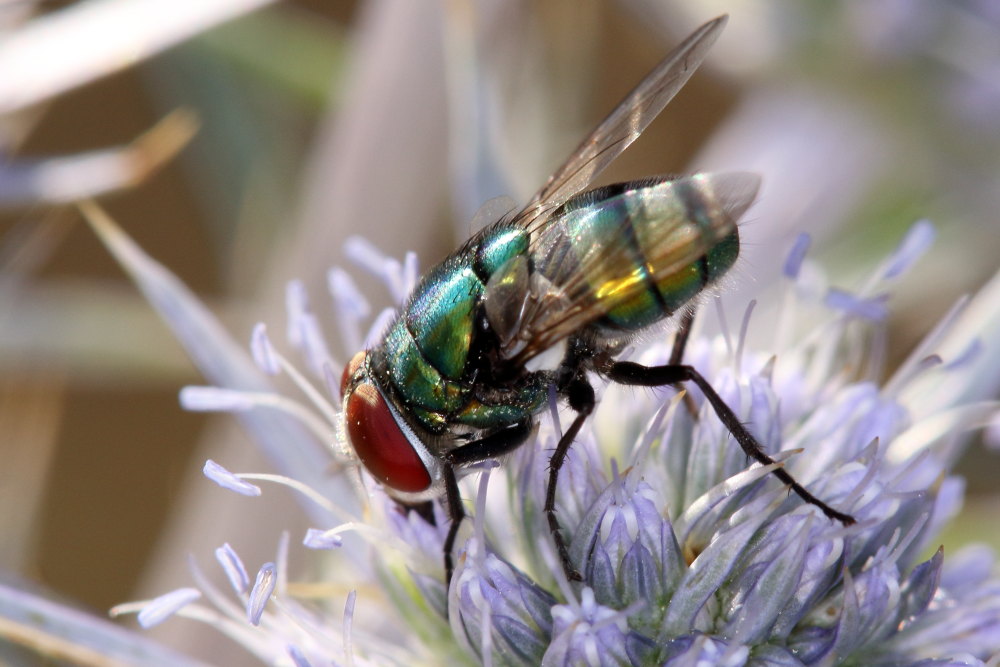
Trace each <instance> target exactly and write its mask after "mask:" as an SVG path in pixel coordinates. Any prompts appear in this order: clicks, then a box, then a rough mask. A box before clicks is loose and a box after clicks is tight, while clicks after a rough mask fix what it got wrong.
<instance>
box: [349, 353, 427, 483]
mask: <svg viewBox="0 0 1000 667" xmlns="http://www.w3.org/2000/svg"><path fill="white" fill-rule="evenodd" d="M340 394H341V398H342V400H343V415H344V431H345V433H346V434H347V439H348V441H349V442H350V445H351V448H352V449H353V450H354V453H355V455H356V456H357V457H358V460H359V461H361V464H362V465H363V466H364V467H365V470H367V471H368V472H369V473H370V474H371V476H372V477H374V478H375V480H376V481H378V482H379V483H380V484H382V485H383V486H384V487H385V488H386V490H387V491H388V492H389V493H390V495H392V496H393V497H395V498H398V499H400V500H404V501H418V500H425V499H427V498H429V497H434V496H435V495H436V489H437V487H438V482H439V481H440V479H441V475H442V465H443V464H442V462H441V461H440V460H438V459H437V458H435V457H434V455H433V454H432V453H431V452H430V450H429V449H428V448H427V446H426V444H425V443H424V442H423V441H422V440H421V439H420V437H419V436H418V435H417V433H416V432H415V431H414V429H413V427H411V426H410V424H409V423H407V421H406V419H405V418H403V416H402V415H401V414H400V411H399V410H400V409H399V408H397V406H396V405H395V404H394V403H393V402H392V400H391V399H389V398H387V396H386V394H385V392H384V391H383V390H382V389H381V388H380V387H379V385H378V383H377V381H376V379H375V372H374V371H373V368H372V361H371V356H370V355H369V353H368V352H358V353H357V354H356V355H354V358H352V359H351V361H350V363H349V364H347V366H346V367H345V368H344V372H343V375H342V376H341V379H340Z"/></svg>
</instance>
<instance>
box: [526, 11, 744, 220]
mask: <svg viewBox="0 0 1000 667" xmlns="http://www.w3.org/2000/svg"><path fill="white" fill-rule="evenodd" d="M728 18H729V17H728V16H726V15H723V16H720V17H718V18H716V19H713V20H712V21H709V22H708V23H706V24H704V25H703V26H701V27H700V28H698V29H697V30H696V31H695V32H694V33H692V34H691V35H690V36H689V37H688V38H687V39H685V40H684V41H683V42H682V43H681V44H680V46H678V47H677V48H676V49H674V50H673V51H671V52H670V54H669V55H667V57H666V58H664V59H663V61H662V62H660V64H659V65H657V66H656V67H655V68H654V69H653V71H652V72H650V73H649V74H647V75H646V78H644V79H643V80H642V81H641V82H640V83H639V85H638V86H636V88H635V90H633V91H632V92H631V93H629V94H628V96H627V97H626V98H625V99H624V100H622V102H621V103H620V104H619V105H618V106H617V107H616V108H615V110H614V111H612V112H611V114H610V115H609V116H608V117H607V118H605V119H604V121H602V122H601V124H600V125H598V126H597V127H596V128H595V129H594V131H593V132H591V133H590V135H589V136H588V137H587V138H586V139H584V140H583V142H582V143H581V144H580V145H579V146H578V147H577V149H576V150H575V151H573V153H572V154H571V155H570V156H569V158H568V159H567V160H566V162H564V163H563V165H562V166H561V167H559V168H558V169H556V171H555V172H554V173H553V174H552V175H551V176H550V177H549V179H548V181H546V183H545V185H543V186H542V188H541V189H540V190H539V191H538V192H537V193H535V196H534V197H532V198H531V201H529V202H528V204H527V205H526V206H525V207H524V208H523V209H522V210H521V211H520V213H518V214H517V216H515V220H516V221H517V222H518V223H519V224H521V225H523V226H524V227H525V228H527V229H528V230H529V231H534V230H536V229H538V228H540V227H543V226H544V225H545V224H546V222H547V220H548V218H549V215H550V214H551V213H552V211H554V210H555V209H557V208H559V207H560V206H561V205H562V204H563V203H565V202H566V200H568V199H569V198H570V197H572V196H573V195H575V194H577V193H578V192H580V191H581V190H583V189H584V188H585V187H587V185H588V184H589V183H590V182H591V181H592V180H593V179H594V177H595V176H597V174H599V173H600V172H602V171H603V170H604V168H605V167H607V166H608V165H609V164H611V162H613V161H614V160H615V158H617V157H618V156H619V155H620V154H621V153H622V151H624V150H625V149H626V148H628V146H629V145H630V144H631V143H632V142H633V141H635V140H636V139H637V138H638V137H639V135H640V134H642V132H643V130H645V129H646V126H648V125H649V124H650V122H652V120H653V119H654V118H656V116H658V115H659V113H660V112H661V111H663V108H664V107H665V106H666V105H667V103H668V102H670V100H671V99H672V98H673V96H674V95H675V94H676V93H677V91H678V90H680V89H681V87H683V86H684V84H685V83H687V80H688V79H689V78H691V75H692V74H693V73H694V71H695V70H696V69H697V68H698V66H699V65H700V64H701V62H702V60H704V59H705V55H706V54H707V53H708V50H709V49H710V48H711V46H712V44H714V43H715V40H716V38H717V37H718V36H719V33H720V32H721V31H722V28H723V27H724V26H725V25H726V22H727V21H728Z"/></svg>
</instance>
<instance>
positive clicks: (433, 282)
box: [382, 226, 545, 433]
mask: <svg viewBox="0 0 1000 667" xmlns="http://www.w3.org/2000/svg"><path fill="white" fill-rule="evenodd" d="M527 252H528V234H527V232H525V231H524V230H523V229H521V228H518V227H511V226H498V227H490V228H488V229H486V230H484V231H483V233H482V234H480V235H478V236H476V237H474V238H473V239H472V240H471V241H470V242H469V243H468V244H467V245H466V246H465V247H463V248H462V249H461V250H459V251H458V252H456V253H455V254H453V255H452V256H450V257H449V258H448V259H446V260H445V261H444V262H442V263H441V264H439V265H438V266H437V267H436V268H435V269H434V270H433V271H432V272H431V273H429V274H428V275H427V276H425V277H424V279H423V280H422V281H421V282H420V284H419V285H417V287H416V289H415V290H414V293H413V295H412V296H411V297H410V301H409V302H408V303H407V305H406V308H405V309H404V311H403V314H402V315H401V316H400V317H399V318H397V319H396V321H395V322H393V324H392V325H391V327H390V328H389V331H388V333H387V335H386V338H385V342H384V343H383V347H382V358H383V359H384V363H385V368H386V370H387V375H388V378H389V380H390V382H391V383H392V385H393V388H394V389H395V391H396V393H397V395H398V396H400V397H402V399H403V401H404V402H405V403H406V406H407V408H408V409H409V411H410V412H411V413H412V414H413V415H414V416H416V418H417V419H418V420H419V421H420V423H421V424H422V425H423V426H424V427H425V428H427V429H428V430H430V431H431V432H435V433H437V432H441V431H442V430H443V429H444V428H445V426H446V425H447V423H459V424H466V425H468V426H473V427H477V428H484V427H490V426H498V425H504V424H509V423H513V422H516V421H518V420H520V419H523V418H525V417H528V416H530V415H531V414H533V413H534V412H535V411H536V409H537V407H536V406H537V405H538V404H539V403H540V402H541V401H542V400H544V396H545V387H540V386H536V385H531V386H530V387H526V388H525V389H524V390H523V391H521V392H520V395H519V396H516V397H513V399H514V400H511V401H505V402H504V403H502V404H498V405H484V404H482V403H480V402H479V401H477V400H475V399H474V398H473V397H472V396H471V384H472V380H473V378H472V377H470V376H469V369H470V364H469V354H470V351H471V345H472V338H473V335H474V333H475V327H476V326H477V322H476V319H477V318H476V315H477V312H478V311H477V309H478V308H479V306H480V304H481V301H482V298H483V294H484V293H485V290H486V283H487V282H488V281H489V279H490V276H491V275H492V274H493V273H494V272H495V271H497V270H498V269H499V268H500V267H501V266H503V264H504V263H505V262H506V261H507V260H509V259H511V258H512V257H515V256H517V255H524V254H526V253H527Z"/></svg>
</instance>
